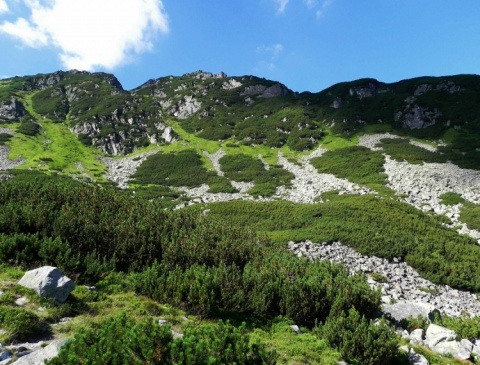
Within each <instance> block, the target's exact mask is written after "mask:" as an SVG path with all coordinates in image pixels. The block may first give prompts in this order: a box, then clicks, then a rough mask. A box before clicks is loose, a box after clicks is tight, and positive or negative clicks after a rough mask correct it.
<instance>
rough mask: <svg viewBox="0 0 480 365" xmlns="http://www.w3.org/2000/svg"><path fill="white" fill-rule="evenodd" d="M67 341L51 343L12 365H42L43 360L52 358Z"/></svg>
mask: <svg viewBox="0 0 480 365" xmlns="http://www.w3.org/2000/svg"><path fill="white" fill-rule="evenodd" d="M67 342H68V340H58V341H53V342H51V343H50V344H49V345H47V346H46V347H43V348H40V349H38V350H36V351H33V352H31V353H29V354H27V355H25V356H22V357H21V358H20V359H18V360H17V361H15V362H14V363H13V364H12V365H44V363H45V360H49V359H52V358H54V357H55V356H57V355H58V353H59V352H60V348H61V347H62V346H63V345H65V344H66V343H67Z"/></svg>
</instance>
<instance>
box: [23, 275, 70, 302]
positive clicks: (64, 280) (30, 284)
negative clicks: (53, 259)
mask: <svg viewBox="0 0 480 365" xmlns="http://www.w3.org/2000/svg"><path fill="white" fill-rule="evenodd" d="M18 284H19V285H21V286H23V287H26V288H29V289H33V290H35V292H36V293H37V294H38V295H40V296H41V297H44V298H52V299H54V300H55V301H57V302H59V303H65V301H66V300H67V297H68V295H69V294H70V292H71V291H72V290H73V289H74V288H75V284H74V282H73V281H72V280H71V279H69V278H68V277H67V276H65V275H64V274H63V273H62V272H61V271H60V270H59V269H58V268H56V267H53V266H43V267H40V268H38V269H35V270H30V271H27V272H26V273H25V275H24V276H23V277H22V278H21V279H20V281H19V282H18Z"/></svg>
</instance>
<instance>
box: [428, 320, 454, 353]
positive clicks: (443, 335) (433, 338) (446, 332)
mask: <svg viewBox="0 0 480 365" xmlns="http://www.w3.org/2000/svg"><path fill="white" fill-rule="evenodd" d="M456 337H457V335H456V333H455V331H452V330H450V329H448V328H445V327H442V326H438V325H436V324H433V323H432V324H430V325H429V326H428V328H427V332H426V334H425V344H426V345H427V346H428V347H430V348H431V349H433V348H434V347H435V346H436V345H437V344H439V343H440V342H447V341H455V339H456Z"/></svg>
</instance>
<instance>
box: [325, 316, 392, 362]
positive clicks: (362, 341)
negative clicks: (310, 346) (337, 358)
mask: <svg viewBox="0 0 480 365" xmlns="http://www.w3.org/2000/svg"><path fill="white" fill-rule="evenodd" d="M393 333H394V329H393V328H392V327H389V326H388V325H387V324H386V323H380V324H379V325H374V324H373V323H372V322H369V320H368V319H366V318H365V317H362V316H361V315H360V314H359V313H358V312H357V311H356V310H355V309H354V308H351V309H350V310H349V311H348V312H347V313H345V312H344V311H341V312H337V313H333V315H331V316H330V317H329V318H328V320H327V322H326V323H325V326H324V327H323V328H322V334H323V335H324V336H325V339H326V340H327V341H328V343H329V344H330V345H331V346H333V347H335V348H338V349H339V351H340V353H341V354H342V358H344V359H345V360H347V361H348V362H354V363H359V364H365V365H381V364H390V363H393V359H394V358H395V357H396V354H397V348H398V343H397V340H396V339H395V338H394V335H393Z"/></svg>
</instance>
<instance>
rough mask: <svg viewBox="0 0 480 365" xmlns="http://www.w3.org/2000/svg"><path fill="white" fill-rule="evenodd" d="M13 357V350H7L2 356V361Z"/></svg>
mask: <svg viewBox="0 0 480 365" xmlns="http://www.w3.org/2000/svg"><path fill="white" fill-rule="evenodd" d="M12 356H13V352H12V351H11V350H5V351H3V352H2V353H1V354H0V361H3V360H6V359H10V358H11V357H12Z"/></svg>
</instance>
